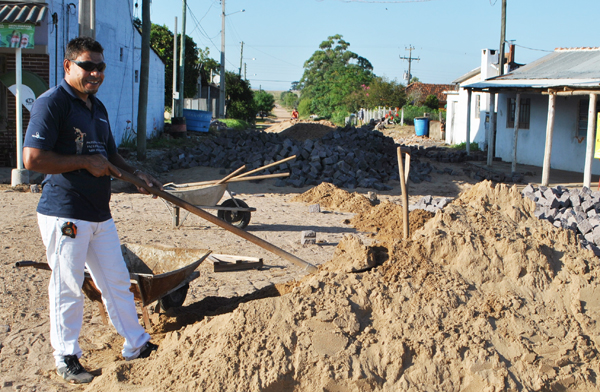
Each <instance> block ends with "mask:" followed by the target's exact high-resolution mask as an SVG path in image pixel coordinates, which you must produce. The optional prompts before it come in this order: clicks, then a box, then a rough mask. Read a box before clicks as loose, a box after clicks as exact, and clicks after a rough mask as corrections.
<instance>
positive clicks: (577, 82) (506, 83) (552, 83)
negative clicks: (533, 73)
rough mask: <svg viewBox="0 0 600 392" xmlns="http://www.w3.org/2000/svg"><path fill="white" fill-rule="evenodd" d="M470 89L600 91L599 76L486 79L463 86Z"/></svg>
mask: <svg viewBox="0 0 600 392" xmlns="http://www.w3.org/2000/svg"><path fill="white" fill-rule="evenodd" d="M463 87H464V88H471V89H475V90H478V89H488V88H500V89H501V88H512V89H528V88H530V89H549V88H559V87H569V88H572V89H600V76H599V77H596V79H517V80H514V79H513V80H503V79H488V80H484V81H483V82H477V83H471V84H467V85H465V86H463Z"/></svg>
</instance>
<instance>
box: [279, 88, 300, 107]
mask: <svg viewBox="0 0 600 392" xmlns="http://www.w3.org/2000/svg"><path fill="white" fill-rule="evenodd" d="M280 99H281V104H282V105H283V106H285V107H286V108H288V109H292V108H296V107H298V95H297V94H296V93H293V92H291V91H284V92H282V93H281V97H280Z"/></svg>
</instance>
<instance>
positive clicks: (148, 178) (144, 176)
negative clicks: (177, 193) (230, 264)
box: [135, 170, 163, 199]
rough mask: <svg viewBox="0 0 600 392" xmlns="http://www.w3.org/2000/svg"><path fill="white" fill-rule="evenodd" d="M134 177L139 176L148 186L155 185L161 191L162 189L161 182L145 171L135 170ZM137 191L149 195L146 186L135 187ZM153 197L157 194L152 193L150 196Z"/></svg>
mask: <svg viewBox="0 0 600 392" xmlns="http://www.w3.org/2000/svg"><path fill="white" fill-rule="evenodd" d="M135 175H136V177H139V178H141V179H142V180H144V181H145V182H146V185H148V187H150V188H153V187H157V188H158V189H160V190H161V191H162V190H163V186H162V184H161V183H160V182H159V181H158V180H157V179H156V178H154V177H153V176H152V175H150V174H148V173H145V172H143V171H141V170H137V171H136V173H135ZM137 189H138V191H139V192H140V193H143V194H145V195H149V194H150V192H148V191H147V190H146V188H142V187H137ZM152 198H153V199H156V198H157V196H156V195H154V196H152Z"/></svg>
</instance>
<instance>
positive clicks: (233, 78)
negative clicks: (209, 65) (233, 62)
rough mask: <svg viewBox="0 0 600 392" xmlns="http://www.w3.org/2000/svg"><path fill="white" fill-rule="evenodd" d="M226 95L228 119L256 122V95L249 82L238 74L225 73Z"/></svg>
mask: <svg viewBox="0 0 600 392" xmlns="http://www.w3.org/2000/svg"><path fill="white" fill-rule="evenodd" d="M225 90H226V91H225V95H226V96H227V101H226V102H225V103H226V105H227V118H235V119H238V120H244V121H248V122H249V123H254V122H255V120H256V105H255V103H254V93H253V91H252V90H251V89H250V84H249V83H248V81H247V80H243V79H242V78H240V76H239V75H238V74H237V73H234V72H229V71H227V72H225Z"/></svg>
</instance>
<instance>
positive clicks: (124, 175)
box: [111, 167, 317, 273]
mask: <svg viewBox="0 0 600 392" xmlns="http://www.w3.org/2000/svg"><path fill="white" fill-rule="evenodd" d="M111 171H112V172H113V173H117V172H120V173H121V176H120V177H118V176H117V178H118V179H120V180H123V181H127V182H130V183H132V184H133V185H135V186H136V187H138V188H144V189H146V190H147V191H148V192H149V193H151V194H153V195H156V196H160V197H161V198H163V199H165V200H166V201H168V202H170V203H173V204H175V205H176V206H179V207H181V208H183V209H186V210H188V211H189V212H191V213H192V214H194V215H198V216H199V217H200V218H202V219H205V220H207V221H209V222H211V223H213V224H215V225H217V226H219V227H222V228H223V229H225V230H227V231H230V232H232V233H233V234H235V235H237V236H239V237H242V238H243V239H245V240H248V241H250V242H252V243H253V244H256V245H258V246H260V247H261V248H263V249H266V250H268V251H269V252H272V253H275V254H276V255H277V256H279V257H281V258H282V259H285V260H287V261H289V262H291V263H293V264H295V265H297V266H298V267H300V268H304V269H306V271H308V272H310V273H314V272H317V268H316V267H315V266H314V265H312V264H310V263H307V262H306V261H304V260H302V259H300V258H298V257H296V256H294V255H293V254H291V253H288V252H286V251H285V250H283V249H281V248H278V247H276V246H275V245H273V244H271V243H269V242H267V241H265V240H263V239H261V238H258V237H257V236H255V235H253V234H250V233H248V232H245V231H244V230H242V229H240V228H237V227H235V226H233V225H230V224H229V223H227V222H225V221H223V220H221V219H219V218H217V217H216V216H214V215H212V214H209V213H208V212H206V211H204V210H203V209H201V208H198V207H196V206H195V205H193V204H190V203H188V202H187V201H185V200H182V199H180V198H178V197H176V196H173V195H172V194H170V193H168V192H165V191H161V190H160V189H158V188H156V187H149V186H148V185H147V184H146V181H143V180H142V179H140V178H138V177H136V176H134V175H133V174H131V173H128V172H126V171H124V170H118V169H117V168H116V167H112V170H111Z"/></svg>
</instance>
